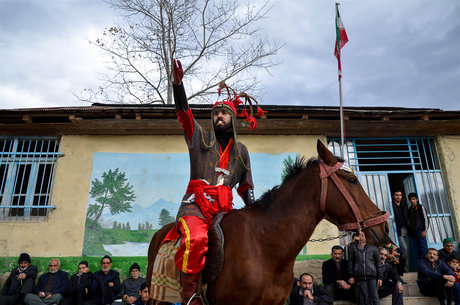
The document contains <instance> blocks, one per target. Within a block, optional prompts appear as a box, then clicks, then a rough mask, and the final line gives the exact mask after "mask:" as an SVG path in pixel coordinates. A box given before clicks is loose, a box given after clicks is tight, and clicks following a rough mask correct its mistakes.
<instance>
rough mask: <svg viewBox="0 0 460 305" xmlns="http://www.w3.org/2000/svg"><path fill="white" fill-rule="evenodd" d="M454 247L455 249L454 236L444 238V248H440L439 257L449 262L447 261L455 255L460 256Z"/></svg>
mask: <svg viewBox="0 0 460 305" xmlns="http://www.w3.org/2000/svg"><path fill="white" fill-rule="evenodd" d="M454 249H455V246H454V241H453V240H452V238H450V237H447V238H444V240H443V241H442V249H440V250H438V255H439V259H440V260H442V261H444V262H445V263H446V264H447V262H449V260H450V258H451V257H454V256H457V257H459V256H460V254H459V253H458V252H457V251H455V250H454Z"/></svg>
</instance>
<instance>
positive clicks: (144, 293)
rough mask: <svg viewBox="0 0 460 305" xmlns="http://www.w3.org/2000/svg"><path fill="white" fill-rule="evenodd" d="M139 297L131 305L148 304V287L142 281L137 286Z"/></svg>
mask: <svg viewBox="0 0 460 305" xmlns="http://www.w3.org/2000/svg"><path fill="white" fill-rule="evenodd" d="M139 294H140V297H139V298H138V299H137V300H136V302H134V303H133V305H147V304H150V301H151V299H150V298H149V287H148V285H147V283H146V282H143V283H142V285H141V287H140V288H139Z"/></svg>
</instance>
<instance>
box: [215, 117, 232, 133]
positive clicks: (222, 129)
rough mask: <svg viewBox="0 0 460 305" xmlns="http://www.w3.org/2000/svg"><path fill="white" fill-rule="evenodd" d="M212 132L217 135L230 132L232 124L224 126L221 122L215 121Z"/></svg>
mask: <svg viewBox="0 0 460 305" xmlns="http://www.w3.org/2000/svg"><path fill="white" fill-rule="evenodd" d="M214 131H216V132H218V133H224V132H231V131H232V122H230V123H228V124H226V123H225V122H224V121H223V120H217V122H216V123H214Z"/></svg>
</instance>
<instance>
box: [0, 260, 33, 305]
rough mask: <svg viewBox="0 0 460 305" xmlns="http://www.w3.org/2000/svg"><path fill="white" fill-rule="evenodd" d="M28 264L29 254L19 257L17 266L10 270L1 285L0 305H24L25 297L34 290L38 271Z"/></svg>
mask: <svg viewBox="0 0 460 305" xmlns="http://www.w3.org/2000/svg"><path fill="white" fill-rule="evenodd" d="M30 263H31V260H30V256H29V254H27V253H21V255H19V259H18V264H19V266H18V267H16V268H14V269H13V270H11V273H10V276H9V277H8V279H7V280H6V282H5V285H3V289H2V292H1V294H0V304H1V305H13V304H15V305H19V304H24V297H25V295H26V294H28V293H30V292H32V291H33V290H34V287H35V277H36V276H37V273H38V269H37V267H35V266H33V265H31V264H30Z"/></svg>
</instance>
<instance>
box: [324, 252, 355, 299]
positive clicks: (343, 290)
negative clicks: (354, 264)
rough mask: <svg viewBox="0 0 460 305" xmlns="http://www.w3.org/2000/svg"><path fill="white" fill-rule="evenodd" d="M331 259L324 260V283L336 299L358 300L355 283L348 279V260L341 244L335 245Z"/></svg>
mask: <svg viewBox="0 0 460 305" xmlns="http://www.w3.org/2000/svg"><path fill="white" fill-rule="evenodd" d="M331 251H332V252H331V259H329V260H327V261H324V262H323V283H324V287H325V288H326V289H327V291H328V293H329V294H330V295H331V296H333V298H334V301H336V300H346V301H351V302H357V301H358V297H359V293H358V289H357V288H356V286H355V285H350V284H348V283H347V281H348V278H349V276H348V271H347V261H346V260H344V259H343V249H342V247H341V246H333V247H332V250H331Z"/></svg>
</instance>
